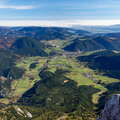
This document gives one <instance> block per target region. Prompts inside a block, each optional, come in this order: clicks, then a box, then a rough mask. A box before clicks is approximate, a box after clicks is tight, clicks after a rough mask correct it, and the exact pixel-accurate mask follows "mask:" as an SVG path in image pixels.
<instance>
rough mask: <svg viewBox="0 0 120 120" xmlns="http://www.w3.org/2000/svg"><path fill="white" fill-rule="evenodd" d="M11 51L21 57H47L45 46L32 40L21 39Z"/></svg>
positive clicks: (14, 44)
mask: <svg viewBox="0 0 120 120" xmlns="http://www.w3.org/2000/svg"><path fill="white" fill-rule="evenodd" d="M11 49H12V50H13V51H14V52H16V53H18V54H21V55H27V56H46V55H47V53H46V52H45V51H44V45H43V44H42V43H40V42H38V41H36V40H34V39H32V38H19V39H17V40H16V41H15V43H13V45H12V47H11Z"/></svg>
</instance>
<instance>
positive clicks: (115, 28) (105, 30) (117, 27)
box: [72, 24, 120, 33]
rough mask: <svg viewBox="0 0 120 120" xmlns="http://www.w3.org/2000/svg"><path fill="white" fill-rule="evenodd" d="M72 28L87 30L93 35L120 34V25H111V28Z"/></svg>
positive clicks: (78, 26)
mask: <svg viewBox="0 0 120 120" xmlns="http://www.w3.org/2000/svg"><path fill="white" fill-rule="evenodd" d="M72 28H75V29H78V30H79V29H81V30H86V31H89V32H93V33H111V32H120V25H119V24H118V25H111V26H90V25H89V26H80V25H74V26H72Z"/></svg>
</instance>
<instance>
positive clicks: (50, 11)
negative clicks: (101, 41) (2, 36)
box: [0, 0, 120, 26]
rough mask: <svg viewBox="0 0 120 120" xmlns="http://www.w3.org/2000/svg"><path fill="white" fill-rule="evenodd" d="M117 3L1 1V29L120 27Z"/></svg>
mask: <svg viewBox="0 0 120 120" xmlns="http://www.w3.org/2000/svg"><path fill="white" fill-rule="evenodd" d="M119 10H120V1H119V0H104V2H103V1H98V0H71V1H68V0H60V1H56V0H51V1H49V0H20V1H17V0H0V26H71V25H115V24H120V16H119V14H120V12H119Z"/></svg>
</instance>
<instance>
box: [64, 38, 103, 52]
mask: <svg viewBox="0 0 120 120" xmlns="http://www.w3.org/2000/svg"><path fill="white" fill-rule="evenodd" d="M100 49H104V46H102V45H101V44H99V43H97V42H96V41H94V40H91V39H88V40H87V39H86V40H81V39H75V40H73V43H71V44H70V45H68V46H66V47H65V48H64V50H67V51H94V50H100Z"/></svg>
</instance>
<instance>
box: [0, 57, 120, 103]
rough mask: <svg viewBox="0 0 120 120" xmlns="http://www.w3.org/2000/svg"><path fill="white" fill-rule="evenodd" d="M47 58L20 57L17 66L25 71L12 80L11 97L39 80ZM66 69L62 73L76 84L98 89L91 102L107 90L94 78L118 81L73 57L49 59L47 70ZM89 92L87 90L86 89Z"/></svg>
mask: <svg viewBox="0 0 120 120" xmlns="http://www.w3.org/2000/svg"><path fill="white" fill-rule="evenodd" d="M47 59H48V58H43V57H26V58H22V59H21V60H19V61H18V62H17V63H16V66H17V67H20V68H24V69H25V73H24V75H23V77H22V78H21V79H19V80H14V81H13V83H12V92H11V98H15V100H16V99H18V98H19V97H20V96H21V95H22V94H23V93H24V92H25V91H27V90H28V89H30V88H31V87H32V86H33V85H34V83H35V82H36V81H38V80H40V77H39V72H40V69H41V68H42V67H43V66H44V64H45V63H46V61H47ZM34 62H37V63H38V64H37V66H36V67H35V68H34V69H30V65H31V64H32V63H34ZM58 68H60V69H64V70H68V71H69V73H66V74H64V75H65V76H66V77H67V78H70V79H72V80H74V81H76V82H77V83H78V86H81V85H87V86H92V87H94V88H97V89H99V90H100V92H98V93H95V94H94V95H93V102H94V103H97V102H98V99H99V97H100V94H102V93H103V92H105V91H107V89H106V88H104V87H103V86H102V85H100V84H97V83H95V81H94V80H100V81H102V82H103V83H112V82H118V81H119V80H118V79H113V78H109V77H107V76H102V75H100V74H97V73H96V71H93V70H92V69H90V68H87V67H85V66H84V64H83V63H80V62H78V61H77V60H76V59H75V58H72V57H71V58H68V57H67V56H55V57H52V58H50V59H49V62H48V70H49V71H51V72H55V71H56V69H58ZM88 92H89V91H88ZM4 100H5V103H8V100H6V99H1V100H0V102H4Z"/></svg>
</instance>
